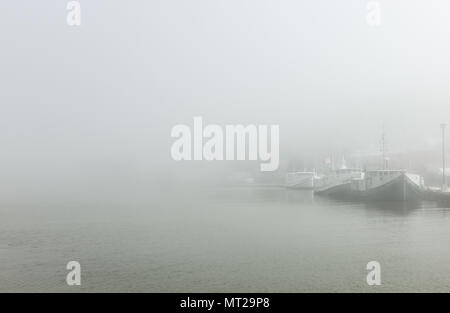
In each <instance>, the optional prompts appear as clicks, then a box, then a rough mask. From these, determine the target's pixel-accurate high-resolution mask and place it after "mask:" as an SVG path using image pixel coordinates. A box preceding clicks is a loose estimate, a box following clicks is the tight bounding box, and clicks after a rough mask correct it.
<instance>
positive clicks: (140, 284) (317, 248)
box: [0, 187, 450, 292]
mask: <svg viewBox="0 0 450 313" xmlns="http://www.w3.org/2000/svg"><path fill="white" fill-rule="evenodd" d="M72 196H73V199H77V200H76V201H75V200H74V201H69V202H70V204H67V202H68V201H67V197H62V198H61V200H60V201H58V200H57V199H52V201H44V200H42V199H41V200H39V199H29V204H27V203H26V202H21V203H14V202H11V203H8V204H5V205H3V206H2V207H1V209H0V291H32V292H34V291H44V292H50V291H58V292H59V291H63V292H64V291H106V292H108V291H148V292H191V291H192V292H306V291H319V292H336V291H341V292H350V291H361V292H377V291H383V292H395V291H406V292H413V291H426V292H428V291H437V292H440V291H446V292H450V209H446V208H436V207H433V206H431V205H425V206H420V207H419V206H409V207H408V206H404V205H396V206H393V205H363V204H348V203H337V202H333V201H329V200H326V199H320V198H319V199H318V198H315V199H314V198H313V196H312V193H311V192H307V191H295V190H285V189H282V188H263V187H258V188H256V187H242V188H217V189H211V188H210V189H203V190H198V189H197V190H195V191H190V192H188V191H186V190H185V191H183V192H181V191H180V190H179V189H174V190H172V191H169V192H168V191H165V192H155V193H154V194H153V195H144V194H136V195H132V194H131V195H130V194H127V196H122V195H121V193H120V192H117V193H110V194H108V193H105V194H104V195H97V197H77V195H72ZM105 199H107V200H105ZM36 203H38V204H36ZM71 260H77V261H79V262H80V263H81V268H82V286H80V287H68V286H66V284H65V275H66V273H67V271H66V269H65V265H66V263H67V262H68V261H71ZM371 260H376V261H379V262H380V263H381V272H382V286H377V287H370V286H367V284H366V280H365V279H366V273H367V271H366V269H365V266H366V264H367V262H369V261H371Z"/></svg>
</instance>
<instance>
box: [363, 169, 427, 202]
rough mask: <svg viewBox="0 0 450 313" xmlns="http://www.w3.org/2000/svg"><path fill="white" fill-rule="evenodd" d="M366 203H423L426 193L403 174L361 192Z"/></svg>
mask: <svg viewBox="0 0 450 313" xmlns="http://www.w3.org/2000/svg"><path fill="white" fill-rule="evenodd" d="M358 197H359V198H360V199H362V200H366V201H421V200H423V199H424V198H425V191H424V190H423V189H422V188H421V187H420V186H418V185H417V184H415V183H414V182H412V181H411V180H410V179H409V178H408V176H407V175H405V174H403V175H401V176H399V177H397V178H395V179H393V180H391V181H389V182H387V183H385V184H383V185H381V186H378V187H374V188H370V189H368V190H364V191H361V192H359V196H358Z"/></svg>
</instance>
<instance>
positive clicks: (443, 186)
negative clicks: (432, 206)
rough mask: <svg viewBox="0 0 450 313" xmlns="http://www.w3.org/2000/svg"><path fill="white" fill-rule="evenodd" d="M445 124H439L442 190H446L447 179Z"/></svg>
mask: <svg viewBox="0 0 450 313" xmlns="http://www.w3.org/2000/svg"><path fill="white" fill-rule="evenodd" d="M446 126H447V124H441V128H442V191H447V181H446V179H445V127H446Z"/></svg>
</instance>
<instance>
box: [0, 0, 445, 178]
mask: <svg viewBox="0 0 450 313" xmlns="http://www.w3.org/2000/svg"><path fill="white" fill-rule="evenodd" d="M80 2H81V8H82V24H81V26H80V27H69V26H67V25H66V22H65V19H66V9H65V6H66V1H2V2H1V3H0V12H1V13H0V39H1V42H2V44H1V49H0V68H1V71H0V85H1V93H0V110H1V113H0V130H1V131H0V142H1V147H2V153H1V157H0V158H1V160H2V162H1V166H0V169H1V170H2V171H3V172H4V173H9V174H10V175H6V176H4V177H13V176H17V174H18V173H22V175H23V177H28V176H30V177H33V172H36V174H42V173H43V172H45V173H51V172H54V173H65V172H67V173H68V172H71V171H77V170H78V169H79V168H85V166H91V169H92V171H96V170H98V167H96V165H100V164H101V165H102V166H107V167H111V168H114V169H115V170H117V169H118V168H124V169H127V170H130V171H132V170H133V168H137V169H142V168H144V169H148V172H149V173H154V170H155V169H158V171H161V172H162V173H164V171H165V170H167V171H168V170H169V168H173V167H172V166H174V165H173V161H172V160H171V159H170V154H169V153H170V151H169V150H170V145H171V144H172V142H173V140H172V139H171V138H170V129H171V128H172V126H174V125H175V124H179V123H186V124H189V125H192V118H193V116H197V115H200V116H203V119H204V121H205V123H214V124H225V123H228V124H248V123H251V124H279V125H280V140H281V144H282V148H281V152H280V153H281V155H280V157H281V158H282V159H283V158H288V157H289V155H290V154H300V155H301V154H302V152H303V151H308V152H311V151H318V152H320V153H328V152H329V153H333V152H336V153H343V152H348V151H352V150H356V149H365V148H367V147H368V146H370V145H377V144H378V140H379V136H380V133H381V125H382V123H383V122H384V123H385V124H386V129H387V133H388V138H389V143H390V147H391V148H392V149H405V148H411V147H413V148H414V147H415V148H420V147H422V146H423V145H424V144H426V143H432V142H435V141H436V140H437V139H438V138H439V134H440V133H439V123H441V122H442V121H449V120H450V106H449V104H450V94H449V90H450V89H449V86H448V83H449V81H450V80H449V78H450V77H449V75H450V61H449V55H450V41H449V39H448V34H449V30H450V19H448V14H449V12H450V4H449V2H448V1H444V0H443V1H437V0H433V1H411V0H408V1H400V0H396V1H380V3H381V7H382V12H381V13H382V24H381V26H380V27H378V28H373V27H369V26H368V25H367V24H366V13H367V12H366V3H367V1H361V0H358V1H345V2H344V1H331V0H329V1H285V0H281V1H255V0H245V1H242V0H239V1H238V0H232V1H221V0H203V1H191V0H189V1H132V2H126V1H114V0H108V1H100V0H97V1H80ZM105 164H106V165H105ZM176 166H180V165H176ZM189 166H190V165H189ZM205 166H208V167H209V169H208V170H210V171H211V173H214V165H205ZM217 166H218V167H219V166H221V165H217ZM144 172H145V171H144ZM4 179H5V178H4ZM4 182H5V181H4Z"/></svg>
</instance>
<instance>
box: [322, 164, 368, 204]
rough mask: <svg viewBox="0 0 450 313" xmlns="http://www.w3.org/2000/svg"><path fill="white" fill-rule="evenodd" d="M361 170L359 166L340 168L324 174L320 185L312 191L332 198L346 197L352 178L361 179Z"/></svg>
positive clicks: (348, 193)
mask: <svg viewBox="0 0 450 313" xmlns="http://www.w3.org/2000/svg"><path fill="white" fill-rule="evenodd" d="M362 175H363V171H362V169H360V168H346V167H343V168H340V169H338V170H334V171H331V172H330V173H329V174H328V175H325V176H324V177H323V178H322V180H321V182H322V185H321V186H317V187H316V188H315V189H314V193H315V194H317V195H322V196H329V197H333V198H342V199H345V198H348V197H349V196H351V185H352V181H353V180H357V179H361V178H362Z"/></svg>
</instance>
